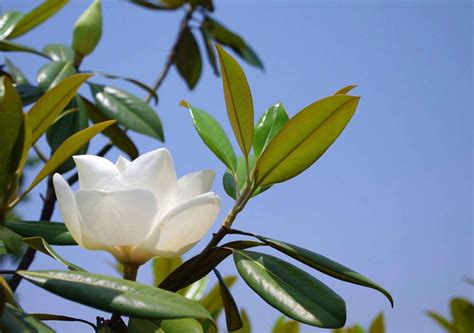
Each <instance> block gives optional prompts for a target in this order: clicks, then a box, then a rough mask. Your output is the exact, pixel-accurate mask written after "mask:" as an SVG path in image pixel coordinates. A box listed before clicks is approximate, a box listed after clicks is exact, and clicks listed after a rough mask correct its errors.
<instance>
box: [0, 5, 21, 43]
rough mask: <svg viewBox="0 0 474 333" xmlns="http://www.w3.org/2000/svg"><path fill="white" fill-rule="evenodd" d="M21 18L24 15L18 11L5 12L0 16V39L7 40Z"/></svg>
mask: <svg viewBox="0 0 474 333" xmlns="http://www.w3.org/2000/svg"><path fill="white" fill-rule="evenodd" d="M23 16H24V14H23V13H22V12H19V11H10V12H5V13H3V14H2V15H0V39H5V38H7V37H8V35H10V34H11V32H12V31H13V29H14V28H15V25H16V24H17V23H18V21H20V20H21V18H22V17H23Z"/></svg>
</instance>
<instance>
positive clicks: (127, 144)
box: [78, 97, 138, 159]
mask: <svg viewBox="0 0 474 333" xmlns="http://www.w3.org/2000/svg"><path fill="white" fill-rule="evenodd" d="M78 106H79V110H81V111H82V112H84V113H86V114H88V116H89V118H90V119H91V120H92V121H93V122H94V123H96V124H98V123H101V122H104V121H107V120H109V118H106V117H105V116H104V115H103V114H102V113H101V112H100V110H99V109H98V108H97V106H96V105H94V104H92V103H91V102H90V101H88V100H87V99H85V98H84V97H80V98H78ZM102 134H104V135H105V136H106V137H108V138H109V139H110V140H111V141H112V143H113V144H114V146H115V147H117V148H118V149H120V150H121V151H123V152H124V153H126V154H127V155H128V156H130V158H131V159H135V158H137V157H138V148H137V146H136V145H135V143H134V142H133V141H132V140H131V139H130V138H129V136H128V135H127V134H126V133H125V132H124V131H123V130H122V129H121V128H120V127H119V126H118V125H117V124H113V125H111V126H110V127H109V128H107V129H105V130H104V131H103V132H102Z"/></svg>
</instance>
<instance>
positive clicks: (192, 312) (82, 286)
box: [18, 270, 212, 320]
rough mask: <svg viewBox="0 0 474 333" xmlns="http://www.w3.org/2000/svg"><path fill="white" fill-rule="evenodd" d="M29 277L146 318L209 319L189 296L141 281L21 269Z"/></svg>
mask: <svg viewBox="0 0 474 333" xmlns="http://www.w3.org/2000/svg"><path fill="white" fill-rule="evenodd" d="M18 274H20V275H21V276H23V277H24V278H25V279H26V280H28V281H30V282H32V283H34V284H36V285H37V286H39V287H41V288H43V289H46V290H48V291H50V292H52V293H53V294H56V295H58V296H61V297H64V298H66V299H69V300H72V301H74V302H77V303H81V304H84V305H89V306H92V307H94V308H96V309H100V310H103V311H107V312H112V313H117V314H121V315H125V316H131V317H137V318H145V319H178V318H203V319H210V320H212V317H211V316H210V315H209V313H208V312H207V311H206V310H205V309H204V308H203V307H202V306H201V305H200V304H198V303H196V302H193V301H191V300H188V299H187V298H185V297H183V296H180V295H178V294H174V293H171V292H168V291H166V290H162V289H159V288H156V287H152V286H147V285H144V284H141V283H138V282H133V281H127V280H122V279H117V278H112V277H109V276H105V275H99V274H91V273H87V272H72V271H53V270H52V271H18Z"/></svg>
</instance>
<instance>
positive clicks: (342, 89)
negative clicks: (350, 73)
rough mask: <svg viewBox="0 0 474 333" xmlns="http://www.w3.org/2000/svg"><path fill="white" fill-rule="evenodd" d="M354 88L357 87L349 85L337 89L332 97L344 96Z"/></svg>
mask: <svg viewBox="0 0 474 333" xmlns="http://www.w3.org/2000/svg"><path fill="white" fill-rule="evenodd" d="M354 88H357V85H356V84H351V85H348V86H345V87H344V88H341V89H339V90H338V91H336V92H335V93H334V95H345V94H347V93H348V92H350V91H351V90H352V89H354Z"/></svg>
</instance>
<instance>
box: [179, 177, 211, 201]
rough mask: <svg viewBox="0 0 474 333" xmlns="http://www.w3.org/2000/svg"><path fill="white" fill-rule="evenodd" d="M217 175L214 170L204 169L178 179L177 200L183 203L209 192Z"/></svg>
mask: <svg viewBox="0 0 474 333" xmlns="http://www.w3.org/2000/svg"><path fill="white" fill-rule="evenodd" d="M215 175H216V173H215V172H214V171H212V170H203V171H198V172H194V173H190V174H187V175H185V176H183V177H181V178H180V179H178V199H177V200H176V202H178V203H183V202H186V201H188V200H191V199H192V198H194V197H195V196H198V195H200V194H203V193H207V192H209V191H210V190H211V186H212V182H213V181H214V177H215Z"/></svg>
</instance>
